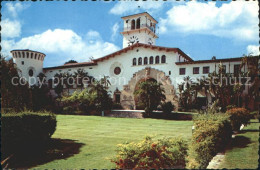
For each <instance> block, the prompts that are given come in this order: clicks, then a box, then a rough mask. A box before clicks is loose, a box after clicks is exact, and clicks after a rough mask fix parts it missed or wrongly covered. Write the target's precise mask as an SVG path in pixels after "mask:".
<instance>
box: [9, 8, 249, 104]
mask: <svg viewBox="0 0 260 170" xmlns="http://www.w3.org/2000/svg"><path fill="white" fill-rule="evenodd" d="M122 20H123V23H124V25H123V30H122V32H121V34H122V36H123V48H122V49H121V50H119V51H116V52H114V53H112V54H109V55H106V56H103V57H101V58H98V59H94V60H92V61H91V62H81V63H69V64H64V65H60V66H55V67H46V68H43V62H44V58H45V54H44V53H41V52H37V51H32V50H27V49H26V50H12V51H11V53H12V56H13V59H14V62H15V63H16V65H17V67H18V68H19V69H20V70H21V73H22V76H24V77H25V78H29V77H36V76H37V75H38V74H39V73H41V72H43V73H44V74H45V75H46V77H47V80H48V79H52V77H54V75H55V74H56V73H65V72H70V73H74V72H76V71H77V69H79V68H80V69H84V70H85V71H86V72H88V74H89V75H90V76H93V77H95V78H96V79H98V78H100V77H103V76H109V79H110V81H111V86H110V87H109V90H110V91H111V92H112V96H113V99H114V101H115V102H117V103H120V104H121V105H122V107H123V108H124V109H136V105H137V103H136V101H135V98H134V94H133V93H134V91H135V89H136V88H137V86H138V84H139V83H140V82H142V81H144V80H147V79H151V80H154V81H157V82H160V83H162V87H163V88H164V89H165V96H166V100H167V101H171V102H172V103H173V104H174V105H175V106H177V105H178V84H179V83H180V82H181V81H183V78H184V77H186V76H189V77H191V78H198V77H202V76H208V73H211V72H213V71H218V66H219V64H220V63H221V64H222V65H223V66H224V67H225V68H226V69H225V70H226V72H228V73H234V74H238V72H239V67H240V64H241V58H227V59H209V60H199V61H194V60H193V59H191V58H190V57H189V56H188V55H187V54H185V52H183V51H182V50H181V49H179V48H171V47H162V46H158V45H157V44H156V39H157V38H158V35H157V30H156V28H157V27H156V25H157V24H158V22H157V21H156V20H155V19H154V18H153V17H152V16H151V15H150V14H149V13H147V12H144V13H139V14H134V15H129V16H124V17H122ZM245 69H247V68H245ZM76 89H77V86H74V87H73V88H71V89H70V91H71V92H73V91H74V90H76ZM53 94H54V93H53ZM200 95H201V97H205V98H206V99H207V100H208V101H209V103H211V102H212V99H211V96H212V95H208V96H205V94H203V93H200Z"/></svg>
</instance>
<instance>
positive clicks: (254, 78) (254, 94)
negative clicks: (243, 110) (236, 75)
mask: <svg viewBox="0 0 260 170" xmlns="http://www.w3.org/2000/svg"><path fill="white" fill-rule="evenodd" d="M245 66H247V68H248V71H247V72H246V74H247V77H250V83H251V85H250V86H249V89H248V94H247V98H248V99H246V101H248V102H250V101H252V100H253V108H254V109H255V108H256V107H257V101H258V100H259V99H258V98H259V89H258V88H259V77H258V75H260V68H259V56H253V55H252V54H251V53H250V54H249V55H244V56H243V59H242V63H241V65H240V68H243V67H245ZM240 70H241V69H240ZM247 104H248V103H247Z"/></svg>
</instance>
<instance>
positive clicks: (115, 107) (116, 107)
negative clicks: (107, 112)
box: [112, 103, 123, 109]
mask: <svg viewBox="0 0 260 170" xmlns="http://www.w3.org/2000/svg"><path fill="white" fill-rule="evenodd" d="M112 109H123V107H122V106H121V104H120V103H113V106H112Z"/></svg>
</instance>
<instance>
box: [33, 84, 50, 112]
mask: <svg viewBox="0 0 260 170" xmlns="http://www.w3.org/2000/svg"><path fill="white" fill-rule="evenodd" d="M49 90H50V89H49V88H48V86H47V85H46V84H42V85H41V86H39V85H33V86H32V87H31V88H30V91H31V94H32V110H33V111H40V110H52V107H53V102H54V101H53V99H52V97H51V95H50V94H49Z"/></svg>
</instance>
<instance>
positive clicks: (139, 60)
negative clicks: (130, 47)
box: [138, 57, 142, 65]
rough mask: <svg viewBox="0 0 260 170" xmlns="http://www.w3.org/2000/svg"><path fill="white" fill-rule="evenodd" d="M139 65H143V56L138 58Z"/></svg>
mask: <svg viewBox="0 0 260 170" xmlns="http://www.w3.org/2000/svg"><path fill="white" fill-rule="evenodd" d="M138 65H142V58H141V57H139V58H138Z"/></svg>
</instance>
